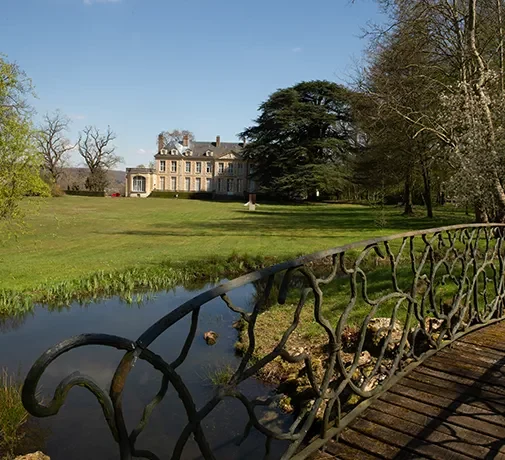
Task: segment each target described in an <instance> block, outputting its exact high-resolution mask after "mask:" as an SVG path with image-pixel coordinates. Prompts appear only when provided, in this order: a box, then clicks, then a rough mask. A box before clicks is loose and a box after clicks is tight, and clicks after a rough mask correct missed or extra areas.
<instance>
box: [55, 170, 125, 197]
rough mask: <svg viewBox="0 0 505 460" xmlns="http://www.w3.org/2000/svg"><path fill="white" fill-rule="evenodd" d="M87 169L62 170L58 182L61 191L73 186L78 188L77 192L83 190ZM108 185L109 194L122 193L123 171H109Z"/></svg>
mask: <svg viewBox="0 0 505 460" xmlns="http://www.w3.org/2000/svg"><path fill="white" fill-rule="evenodd" d="M88 174H89V169H88V168H64V170H63V175H62V177H61V178H60V180H59V181H58V183H59V186H60V187H61V189H62V190H67V189H68V188H72V187H73V186H78V187H79V190H85V189H86V188H85V186H84V184H85V182H86V178H87V177H88ZM108 174H109V178H110V185H109V190H108V191H109V192H119V193H124V188H125V183H126V172H125V171H117V170H114V171H109V172H108Z"/></svg>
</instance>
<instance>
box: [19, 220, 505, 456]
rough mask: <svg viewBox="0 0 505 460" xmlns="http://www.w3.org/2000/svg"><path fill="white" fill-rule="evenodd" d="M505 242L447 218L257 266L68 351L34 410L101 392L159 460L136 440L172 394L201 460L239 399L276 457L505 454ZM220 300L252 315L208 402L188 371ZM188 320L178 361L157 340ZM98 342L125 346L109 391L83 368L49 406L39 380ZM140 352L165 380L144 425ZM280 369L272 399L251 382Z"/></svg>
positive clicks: (52, 410) (107, 406) (184, 433)
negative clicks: (131, 379) (205, 315)
mask: <svg viewBox="0 0 505 460" xmlns="http://www.w3.org/2000/svg"><path fill="white" fill-rule="evenodd" d="M504 239H505V226H504V225H501V224H474V225H459V226H451V227H442V228H436V229H429V230H423V231H416V232H409V233H404V234H401V235H395V236H390V237H383V238H377V239H374V240H368V241H363V242H357V243H353V244H349V245H346V246H342V247H339V248H333V249H329V250H326V251H321V252H318V253H315V254H312V255H309V256H304V257H300V258H298V259H295V260H291V261H288V262H285V263H281V264H278V265H275V266H272V267H269V268H266V269H263V270H259V271H256V272H253V273H250V274H248V275H245V276H242V277H240V278H237V279H235V280H232V281H229V282H226V283H224V284H221V285H219V286H217V287H215V288H213V289H211V290H209V291H207V292H204V293H202V294H200V295H198V296H196V297H195V298H193V299H191V300H189V301H187V302H185V303H184V304H182V305H181V306H179V307H178V308H176V309H175V310H173V311H171V312H169V313H168V314H167V315H165V316H164V317H163V318H160V319H159V321H157V322H156V323H155V324H153V325H152V326H151V327H150V328H149V329H147V330H146V331H145V332H144V333H143V334H141V336H140V337H139V338H137V339H136V340H132V339H129V338H125V337H118V336H111V335H107V334H85V335H80V336H77V337H73V338H69V339H68V340H66V341H64V342H61V343H59V344H56V345H55V346H54V347H53V348H51V349H49V350H47V351H45V352H44V353H43V354H42V355H41V357H40V358H39V359H38V360H37V361H36V362H35V363H34V365H33V366H32V368H31V369H30V371H29V373H28V375H27V377H26V380H25V384H24V387H23V403H24V405H25V407H26V408H27V410H28V411H29V412H30V413H31V414H32V415H34V416H37V417H48V416H56V415H57V413H58V411H59V410H60V408H61V407H62V405H63V404H64V402H65V399H66V397H67V395H68V393H69V391H70V390H71V389H72V387H74V386H81V387H84V388H86V389H87V390H89V391H90V392H92V393H93V394H94V395H95V396H96V398H97V401H98V403H99V404H100V406H101V408H102V411H103V414H104V416H105V419H106V421H107V423H108V426H109V429H110V431H111V434H112V436H113V437H114V439H115V441H116V442H117V444H118V452H119V454H120V457H121V458H122V459H130V458H147V459H158V458H160V457H159V456H158V455H157V454H156V452H153V451H151V450H146V449H139V448H137V439H138V437H139V436H140V435H141V433H142V432H143V431H144V429H145V427H146V426H147V424H148V423H149V419H150V417H151V414H152V413H153V411H155V410H156V406H158V405H159V403H160V402H161V401H162V400H163V398H164V397H165V396H166V395H167V391H168V389H169V387H171V388H173V389H174V390H175V394H176V395H177V397H178V398H179V399H180V400H181V401H182V403H183V405H184V409H185V412H186V416H187V420H186V422H185V423H184V427H183V429H182V430H181V431H180V433H178V435H177V442H176V443H175V445H174V446H173V449H172V452H171V456H170V458H172V459H179V458H187V457H185V454H184V452H185V448H186V446H187V444H188V442H189V441H190V440H191V441H193V440H194V442H196V444H197V446H198V449H199V452H200V454H201V458H204V459H217V458H220V457H219V455H218V454H216V452H215V446H214V445H213V443H211V442H209V440H208V438H207V435H206V433H205V430H204V424H205V423H206V421H207V420H208V419H209V418H210V417H212V414H213V411H214V410H215V408H216V407H217V406H218V404H219V403H220V402H221V401H223V400H225V399H229V398H232V399H234V400H236V401H238V402H239V403H240V404H241V405H242V406H243V408H244V411H245V412H246V413H247V417H248V420H247V423H245V424H244V427H243V435H242V436H241V437H240V439H238V440H237V444H240V443H241V442H243V441H244V440H245V439H247V438H248V436H250V434H251V432H252V431H254V430H255V431H256V432H258V433H261V435H262V436H263V438H264V441H265V447H264V457H265V458H271V459H273V458H280V459H282V460H287V459H296V460H302V459H306V458H314V459H315V458H321V459H323V458H348V459H351V458H352V459H360V458H362V459H368V458H398V459H400V458H440V459H442V458H443V459H448V458H502V457H503V456H504V454H505V448H504V447H503V439H505V436H504V434H505V418H504V417H503V416H502V413H503V408H504V407H505V403H504V402H503V401H502V397H503V395H504V392H505V383H504V380H503V379H502V373H503V371H502V367H503V365H504V363H505V358H504V355H503V352H504V351H505V342H504V341H503V340H502V337H503V332H505V325H504V323H501V321H502V320H503V319H504V315H505V312H504V300H505V299H504V296H505V285H504V281H505V277H504V275H505V246H504ZM249 284H252V285H254V286H255V288H256V295H255V301H254V302H252V303H251V302H249V303H248V302H241V301H240V300H239V301H237V300H236V299H235V300H232V297H233V296H232V292H233V291H234V290H236V289H237V288H240V287H243V286H246V285H249ZM214 299H221V301H222V302H224V304H225V305H226V307H227V308H228V309H229V310H230V311H231V312H233V313H234V314H235V316H236V318H237V320H238V321H237V322H236V324H234V326H236V327H237V329H238V330H239V331H238V332H237V336H238V337H237V338H238V341H239V343H240V344H241V346H240V347H238V348H239V350H240V353H241V355H240V358H239V359H237V362H236V366H235V367H234V368H233V370H232V371H231V372H230V373H229V375H226V376H225V378H224V379H222V381H220V382H219V383H218V384H217V385H216V388H215V391H214V393H213V395H212V397H211V398H210V399H209V400H208V401H207V402H206V403H205V404H203V405H201V406H199V407H197V405H196V403H195V400H194V398H193V396H192V394H191V392H190V390H189V388H188V386H187V385H186V383H185V382H184V379H183V378H181V375H180V372H178V368H179V367H180V366H181V365H182V364H183V363H185V362H186V361H187V360H191V349H192V346H193V344H194V342H195V340H201V337H200V336H199V335H197V331H201V330H202V328H203V330H206V329H207V326H206V325H205V324H202V321H203V320H202V319H201V318H202V315H201V312H202V311H203V310H204V309H205V308H211V307H209V304H210V303H211V302H212V301H213V300H214ZM279 312H280V313H282V316H279ZM185 318H190V320H189V324H190V327H189V331H188V334H187V337H186V339H185V341H184V343H183V345H182V347H181V350H180V352H179V354H178V356H177V357H176V359H175V360H173V361H172V362H170V363H169V362H167V361H166V360H164V359H163V357H162V356H160V355H157V354H155V353H154V352H152V351H151V350H150V348H149V347H150V345H151V344H152V343H153V342H154V341H155V340H156V338H157V337H159V336H160V335H161V334H164V333H165V334H167V333H168V334H169V333H170V330H171V328H175V327H176V325H177V324H178V323H179V322H180V321H182V320H184V319H185ZM269 321H270V322H269ZM269 324H270V326H269V327H270V329H275V334H271V336H270V335H269V334H267V333H266V332H267V331H268V325H269ZM272 324H273V326H272ZM265 325H267V326H266V327H265ZM172 330H173V329H172ZM89 345H101V346H104V347H114V348H116V349H119V350H123V351H124V355H123V358H122V359H121V361H120V363H119V365H118V366H117V369H116V372H115V374H114V377H113V378H112V381H111V384H110V388H109V389H108V390H105V389H103V388H101V387H100V386H99V385H98V384H97V383H96V382H95V381H94V380H93V378H92V376H86V375H82V374H80V373H74V374H71V375H69V376H68V377H67V378H65V379H64V380H63V381H62V382H61V383H60V384H59V386H58V387H57V388H56V390H55V393H54V396H53V398H52V399H51V400H50V401H41V400H39V398H38V385H39V381H40V379H41V377H42V375H43V373H44V371H45V370H46V369H47V367H48V366H49V365H50V364H51V362H53V361H54V360H55V359H57V358H58V356H61V355H62V354H63V353H67V352H69V351H70V350H72V349H75V348H78V347H82V346H89ZM139 359H140V360H145V361H146V362H147V363H149V364H150V365H151V366H153V367H154V368H155V369H156V370H157V371H159V372H160V373H161V374H162V376H163V379H162V383H161V386H160V390H159V392H158V394H157V395H156V396H155V397H154V398H153V399H152V401H151V402H150V403H149V404H148V405H147V406H146V407H145V409H144V413H143V415H142V418H141V420H140V422H139V423H138V425H137V426H136V427H134V428H132V429H131V430H129V429H128V427H127V424H126V422H125V417H124V415H123V405H122V395H123V391H124V389H125V386H126V384H127V377H128V374H129V373H130V371H131V369H132V367H133V366H134V364H135V362H136V361H137V360H139ZM188 362H190V361H188ZM266 376H268V377H269V379H270V381H271V382H272V381H273V382H275V387H274V388H272V386H271V385H270V386H268V387H267V386H266V387H265V394H264V395H253V396H251V395H250V394H247V392H245V391H244V390H243V388H242V385H241V384H242V383H243V382H246V381H248V380H251V379H257V380H262V379H265V378H266ZM172 394H173V393H172ZM265 410H268V417H266V416H265ZM272 414H273V417H272ZM272 418H273V419H275V422H276V423H272ZM218 422H219V420H217V421H215V422H214V423H218ZM76 435H77V434H76ZM279 442H280V443H282V445H283V446H284V447H283V450H282V452H281V453H279V454H275V453H274V451H273V450H272V445H273V444H275V443H279ZM276 452H277V451H276ZM273 455H276V457H273ZM237 458H238V457H237Z"/></svg>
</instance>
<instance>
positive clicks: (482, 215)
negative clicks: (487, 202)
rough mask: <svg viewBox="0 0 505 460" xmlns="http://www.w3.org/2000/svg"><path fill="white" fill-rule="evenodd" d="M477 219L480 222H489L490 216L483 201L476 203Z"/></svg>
mask: <svg viewBox="0 0 505 460" xmlns="http://www.w3.org/2000/svg"><path fill="white" fill-rule="evenodd" d="M475 221H476V222H478V223H480V224H487V223H488V222H489V217H488V215H487V212H486V210H485V209H484V206H482V203H475Z"/></svg>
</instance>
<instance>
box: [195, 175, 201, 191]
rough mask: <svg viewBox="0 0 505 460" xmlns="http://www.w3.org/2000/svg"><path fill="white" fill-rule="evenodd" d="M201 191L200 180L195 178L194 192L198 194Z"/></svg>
mask: <svg viewBox="0 0 505 460" xmlns="http://www.w3.org/2000/svg"><path fill="white" fill-rule="evenodd" d="M201 189H202V179H200V178H199V177H197V178H196V179H195V191H197V192H199V191H200V190H201Z"/></svg>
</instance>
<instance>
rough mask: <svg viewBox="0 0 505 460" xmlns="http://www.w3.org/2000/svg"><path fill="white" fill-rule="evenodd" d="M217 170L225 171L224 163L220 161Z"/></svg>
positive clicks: (219, 171)
mask: <svg viewBox="0 0 505 460" xmlns="http://www.w3.org/2000/svg"><path fill="white" fill-rule="evenodd" d="M217 172H218V173H219V174H223V173H224V163H219V165H218V170H217Z"/></svg>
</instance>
